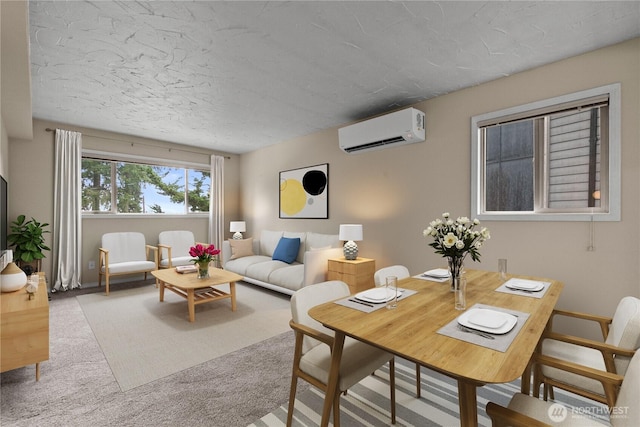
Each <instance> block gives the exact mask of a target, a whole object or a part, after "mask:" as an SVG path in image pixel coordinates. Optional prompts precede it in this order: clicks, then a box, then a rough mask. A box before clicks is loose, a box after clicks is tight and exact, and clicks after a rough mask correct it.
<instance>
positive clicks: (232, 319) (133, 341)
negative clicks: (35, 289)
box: [77, 284, 291, 391]
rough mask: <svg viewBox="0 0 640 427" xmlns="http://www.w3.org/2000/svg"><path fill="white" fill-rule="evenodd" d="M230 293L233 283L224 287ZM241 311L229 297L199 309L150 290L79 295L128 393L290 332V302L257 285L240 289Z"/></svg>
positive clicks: (155, 289)
mask: <svg viewBox="0 0 640 427" xmlns="http://www.w3.org/2000/svg"><path fill="white" fill-rule="evenodd" d="M219 288H220V289H221V290H224V291H225V292H228V290H229V289H228V285H221V286H220V287H219ZM236 295H237V298H236V300H237V309H236V311H235V312H233V311H231V300H230V299H225V300H221V301H214V302H210V303H207V304H200V305H197V306H196V319H195V322H193V323H191V322H189V316H188V310H187V302H186V300H185V299H184V298H182V297H180V296H178V295H176V294H174V293H173V292H170V291H166V292H165V298H164V301H163V302H159V300H158V289H157V288H156V287H155V286H153V285H149V286H144V287H138V288H132V289H125V290H120V291H116V292H112V293H111V294H110V295H109V296H106V295H104V293H92V294H87V295H80V296H78V297H77V300H78V302H79V303H80V307H81V308H82V311H83V312H84V314H85V316H86V318H87V321H88V322H89V325H90V326H91V329H92V331H93V333H94V335H95V336H96V338H97V340H98V343H99V345H100V348H101V349H102V352H103V353H104V355H105V357H106V359H107V361H108V362H109V366H110V367H111V370H112V371H113V375H114V376H115V378H116V381H117V382H118V384H119V385H120V388H121V390H122V391H127V390H130V389H132V388H135V387H138V386H140V385H142V384H146V383H149V382H151V381H155V380H157V379H159V378H162V377H165V376H167V375H171V374H173V373H176V372H179V371H182V370H184V369H187V368H190V367H193V366H195V365H198V364H200V363H203V362H206V361H207V360H211V359H214V358H216V357H219V356H222V355H224V354H227V353H231V352H233V351H236V350H239V349H241V348H244V347H247V346H249V345H251V344H254V343H256V342H260V341H264V340H265V339H267V338H271V337H273V336H275V335H278V334H281V333H284V332H286V331H290V328H289V320H290V319H291V311H290V308H289V298H288V297H287V296H284V295H280V294H276V293H273V292H265V291H263V290H261V289H259V288H257V287H255V286H250V285H243V284H238V285H237V286H236Z"/></svg>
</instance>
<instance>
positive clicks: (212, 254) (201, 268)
mask: <svg viewBox="0 0 640 427" xmlns="http://www.w3.org/2000/svg"><path fill="white" fill-rule="evenodd" d="M219 253H220V249H216V247H215V246H214V245H209V246H205V245H201V244H200V243H198V244H197V245H195V246H192V247H191V248H190V249H189V255H191V256H192V257H193V259H192V260H191V261H192V262H194V263H195V264H196V265H197V266H198V279H205V278H207V277H209V263H210V262H211V261H213V260H214V259H215V258H216V256H217V255H218V254H219Z"/></svg>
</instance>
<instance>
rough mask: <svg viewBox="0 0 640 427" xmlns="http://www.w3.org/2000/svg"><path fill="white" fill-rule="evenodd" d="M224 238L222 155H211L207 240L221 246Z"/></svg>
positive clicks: (219, 247)
mask: <svg viewBox="0 0 640 427" xmlns="http://www.w3.org/2000/svg"><path fill="white" fill-rule="evenodd" d="M223 240H224V157H221V156H215V155H212V156H211V190H210V193H209V242H211V243H213V244H214V245H215V246H216V248H218V249H221V248H222V241H223Z"/></svg>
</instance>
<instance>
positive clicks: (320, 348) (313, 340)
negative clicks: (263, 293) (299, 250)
mask: <svg viewBox="0 0 640 427" xmlns="http://www.w3.org/2000/svg"><path fill="white" fill-rule="evenodd" d="M349 295H350V291H349V286H347V284H346V283H344V282H341V281H339V280H333V281H328V282H322V283H317V284H315V285H309V286H305V287H304V288H302V289H300V290H299V291H297V292H296V293H294V294H293V296H292V297H291V314H292V317H293V319H292V320H291V322H289V324H290V325H291V328H292V329H293V330H294V332H295V335H296V343H295V352H294V356H293V373H292V377H291V393H290V395H289V411H288V414H287V426H290V425H291V422H292V420H293V408H294V402H295V399H296V388H297V383H298V378H301V379H303V380H305V381H307V382H308V383H310V384H312V385H314V386H316V387H318V388H319V389H321V390H323V391H324V392H325V393H326V392H327V382H328V380H329V370H330V368H331V348H332V346H333V340H334V333H333V331H332V330H330V329H327V328H325V327H324V326H322V325H321V324H320V323H319V322H317V321H315V320H313V319H312V318H311V317H310V316H309V314H308V311H309V309H310V308H312V307H314V306H316V305H318V304H322V303H325V302H329V301H333V300H336V299H339V298H342V297H348V296H349ZM387 362H389V371H390V381H389V382H390V388H391V391H390V393H391V399H390V400H391V422H392V423H393V424H395V421H396V409H395V405H396V402H395V369H394V368H395V365H394V359H393V355H392V354H390V353H387V352H385V351H383V350H379V349H377V348H375V347H372V346H370V345H368V344H365V343H363V342H361V341H357V340H354V339H352V338H349V337H347V338H346V339H345V341H344V349H343V352H342V359H341V365H340V378H339V380H338V387H339V388H340V390H339V391H346V390H347V389H348V388H349V387H351V386H353V385H354V384H357V383H358V382H360V381H361V380H362V379H364V378H366V377H367V376H368V375H371V373H372V372H374V371H375V370H376V369H378V368H379V367H380V366H382V365H384V364H385V363H387ZM333 424H334V425H336V426H338V425H340V394H339V393H336V400H335V401H334V402H333Z"/></svg>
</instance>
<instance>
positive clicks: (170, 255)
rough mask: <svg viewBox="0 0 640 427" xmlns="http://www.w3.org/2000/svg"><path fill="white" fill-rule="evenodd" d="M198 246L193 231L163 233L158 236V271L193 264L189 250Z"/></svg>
mask: <svg viewBox="0 0 640 427" xmlns="http://www.w3.org/2000/svg"><path fill="white" fill-rule="evenodd" d="M195 244H196V239H195V237H194V235H193V233H192V232H191V231H185V230H175V231H163V232H161V233H160V234H158V269H161V268H172V267H177V266H180V265H189V264H191V259H193V257H192V256H191V255H189V249H191V247H192V246H194V245H195Z"/></svg>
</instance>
